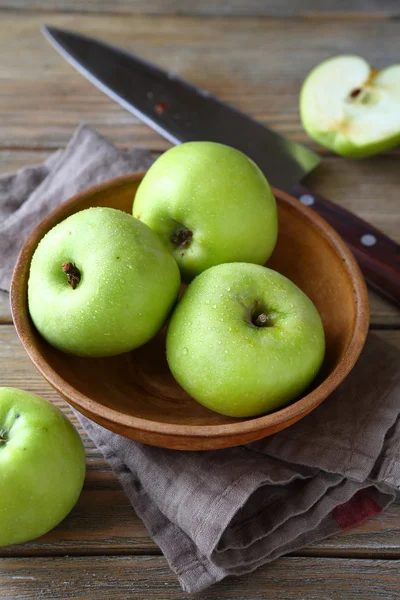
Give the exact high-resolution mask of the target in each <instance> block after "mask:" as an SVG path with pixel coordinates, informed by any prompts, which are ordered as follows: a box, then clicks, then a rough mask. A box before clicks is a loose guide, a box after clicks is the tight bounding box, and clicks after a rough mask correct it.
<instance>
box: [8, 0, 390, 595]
mask: <svg viewBox="0 0 400 600" xmlns="http://www.w3.org/2000/svg"><path fill="white" fill-rule="evenodd" d="M319 4H322V5H323V6H322V8H320V9H319V10H320V11H321V12H319V13H314V12H313V10H314V6H318V5H319ZM329 4H330V7H329V6H328V5H329ZM365 5H367V7H368V11H369V12H367V10H366V9H364V10H362V8H360V7H362V6H365ZM55 6H57V9H54V7H55ZM396 11H397V12H396ZM399 14H400V4H399V3H398V2H397V1H396V0H392V1H391V0H386V1H379V0H375V1H374V0H370V1H369V2H363V1H362V0H347V1H346V2H342V1H340V0H337V1H336V2H331V3H329V2H326V1H325V2H322V3H318V2H313V0H301V1H298V2H294V1H293V2H282V1H281V0H271V1H269V2H268V1H265V2H263V1H262V0H247V2H246V1H245V0H243V1H240V0H226V1H225V2H223V3H222V2H221V3H217V2H213V1H212V0H203V1H202V2H192V1H187V2H185V1H184V0H181V1H180V0H172V1H170V2H163V1H162V0H153V1H152V0H136V1H133V0H132V1H130V0H87V1H86V2H85V1H82V0H64V1H63V0H59V1H58V2H56V1H55V0H54V1H52V0H36V1H35V2H29V0H0V56H1V61H0V125H1V126H0V171H1V172H3V173H5V172H9V171H14V170H16V169H18V168H20V167H22V166H24V165H28V164H35V163H38V162H41V161H42V160H43V159H45V158H46V157H47V156H48V155H49V154H50V153H51V152H52V151H54V150H55V149H57V148H60V147H63V146H64V145H65V144H66V142H67V141H68V139H69V138H70V137H71V135H72V133H73V131H74V129H75V127H76V126H77V124H78V122H79V121H86V122H88V123H89V124H90V125H92V126H93V127H95V128H97V129H98V131H100V132H101V133H103V134H105V135H107V136H110V138H111V139H112V140H113V141H114V142H115V143H116V144H117V145H119V146H121V147H130V146H132V145H136V146H141V147H145V148H151V149H152V150H153V151H156V152H159V151H162V150H164V149H165V148H167V147H168V144H167V143H166V142H165V141H164V140H163V139H162V138H161V137H159V136H158V135H157V134H156V133H154V132H153V131H152V130H150V129H149V128H148V127H146V126H145V125H143V124H142V123H140V122H139V121H137V120H136V119H134V118H133V117H132V116H131V115H129V114H128V113H127V112H125V111H124V110H123V109H122V108H120V107H119V106H118V105H117V104H115V103H113V102H112V101H111V100H109V99H108V98H107V97H106V96H104V95H103V94H101V93H100V92H99V91H98V90H96V89H95V88H94V87H93V86H92V85H91V84H89V83H88V82H87V81H86V80H85V79H83V78H82V77H81V76H80V75H78V73H76V72H75V71H74V70H73V69H72V68H71V67H70V66H69V65H68V64H67V63H66V62H65V61H64V60H62V59H61V58H60V56H59V55H58V54H57V53H56V52H55V51H54V50H53V49H52V48H51V47H50V46H49V45H48V43H47V42H46V41H45V40H44V39H43V37H42V35H41V33H40V31H39V27H40V25H41V24H43V23H47V24H54V25H58V26H60V27H66V28H70V29H75V30H78V31H82V32H86V33H87V34H88V35H93V36H97V37H100V38H103V39H105V40H109V41H110V42H115V43H118V44H120V45H122V46H125V47H127V48H131V49H132V50H135V51H136V52H137V53H138V54H139V55H142V56H143V57H145V58H147V59H149V60H151V61H154V62H156V63H158V64H160V65H162V66H164V67H168V68H170V69H172V70H173V71H175V72H176V73H179V74H180V75H181V76H183V77H185V78H187V79H188V80H190V81H192V82H193V83H196V84H198V85H200V86H202V87H204V88H207V89H208V90H210V91H211V92H213V93H215V94H217V95H218V96H220V97H221V98H222V99H224V100H227V101H229V102H231V103H232V104H234V105H236V106H237V107H239V108H240V109H243V110H244V111H247V112H248V113H250V114H252V115H253V116H254V117H256V118H257V119H259V120H260V121H262V122H264V123H268V124H269V125H270V126H271V127H273V128H275V129H276V130H277V131H279V132H281V133H283V134H285V135H287V136H288V137H289V138H291V139H293V140H297V141H299V142H302V143H304V144H306V145H307V146H309V147H310V148H313V149H315V150H318V151H319V152H321V154H322V156H323V163H322V165H321V166H320V167H319V168H318V170H317V171H316V172H315V173H313V174H312V175H311V176H310V177H309V180H308V183H309V185H310V187H311V188H312V189H313V190H315V191H316V192H320V193H323V194H324V195H326V196H327V197H329V198H330V199H332V200H333V201H335V202H337V203H339V204H342V205H343V206H345V207H347V208H349V209H351V210H353V211H354V212H356V213H358V214H359V215H360V216H361V217H364V218H365V219H367V220H369V221H370V222H371V223H373V224H374V225H376V226H377V227H379V228H381V229H382V230H383V231H385V232H386V233H387V234H389V235H391V236H392V237H394V238H397V240H398V241H400V210H399V206H400V192H399V190H400V185H399V184H400V152H399V149H396V150H393V151H392V152H389V153H388V154H385V155H384V156H380V157H377V158H373V159H369V160H364V161H362V162H352V161H350V160H343V159H341V158H339V157H337V156H334V155H332V154H331V153H329V152H327V151H324V150H323V149H321V148H317V147H316V146H315V144H314V143H313V142H311V141H310V140H309V139H308V138H307V136H306V135H305V133H304V132H303V130H302V128H301V125H300V122H299V115H298V109H297V106H298V94H299V89H300V85H301V82H302V81H303V79H304V77H305V75H306V74H307V72H308V71H309V70H310V69H311V68H312V67H313V65H315V64H316V63H318V62H319V61H321V60H322V59H324V58H326V57H328V56H331V55H334V54H338V53H356V54H360V55H362V56H365V57H366V58H367V59H368V60H369V61H370V62H371V63H372V64H373V65H374V66H375V67H377V68H380V67H384V66H385V65H389V64H391V63H394V62H399V55H400V21H399V20H396V19H395V18H392V17H396V16H397V17H398V16H399ZM370 299H371V309H372V318H371V327H372V328H373V329H374V330H376V331H377V333H378V335H379V336H381V337H382V338H384V339H386V340H388V341H390V342H392V343H393V344H395V345H396V346H398V347H400V330H399V327H400V311H399V310H398V309H396V308H395V307H394V306H392V305H390V304H389V303H387V302H385V301H383V300H382V299H380V298H379V297H378V296H377V295H375V294H373V293H372V292H371V294H370ZM0 323H1V326H0V365H1V368H0V385H10V386H16V387H21V388H24V389H26V390H29V391H32V392H36V393H38V394H40V395H42V396H44V397H45V398H48V399H50V400H52V401H53V402H54V403H55V404H57V405H58V406H60V407H61V408H62V410H64V412H65V413H66V414H67V415H68V416H69V417H71V418H73V417H72V414H71V410H70V409H69V407H68V405H67V404H66V403H65V402H63V401H62V400H61V399H60V398H59V396H57V394H56V393H55V392H53V391H52V390H51V389H50V387H49V386H48V385H47V384H46V383H45V381H44V380H43V379H42V378H41V376H40V375H39V373H38V372H37V371H36V370H35V368H34V367H33V366H32V365H31V363H30V361H29V360H28V358H27V356H26V354H25V352H24V351H23V349H22V347H21V346H20V344H19V342H18V339H17V337H16V334H15V331H14V327H13V325H12V322H11V317H10V312H9V309H8V302H7V299H6V298H5V297H4V296H2V297H1V299H0ZM73 420H74V422H75V423H76V420H75V419H73ZM81 434H82V435H83V438H84V441H85V445H86V450H87V464H88V470H87V476H86V482H85V486H84V489H83V492H82V495H81V498H80V500H79V502H78V504H77V506H76V507H75V509H74V510H73V511H72V513H71V514H70V515H69V516H68V517H67V518H66V519H65V521H64V522H63V523H62V524H61V525H60V526H59V527H57V528H56V529H55V530H54V531H52V532H50V533H49V534H47V535H46V536H44V537H43V538H42V539H40V540H37V541H34V542H31V543H29V544H23V545H20V546H15V547H11V548H6V549H0V557H1V558H0V598H8V599H12V600H22V599H29V600H32V599H34V598H51V599H52V600H54V599H66V598H85V599H86V598H88V599H93V598H103V599H111V598H121V599H124V600H125V599H128V598H137V599H144V598H151V599H158V600H162V599H167V598H169V599H172V598H184V597H187V595H186V594H183V593H182V592H181V590H180V587H179V585H178V583H177V581H176V579H175V577H174V576H173V575H172V573H171V572H170V571H169V568H168V566H167V564H166V561H165V560H164V558H163V557H162V556H161V553H160V551H159V549H158V547H157V546H156V545H155V544H154V543H153V542H152V541H151V539H150V538H149V536H148V535H147V533H146V531H145V529H144V527H143V525H142V523H141V522H140V520H139V519H138V518H137V517H136V516H135V514H134V512H133V510H132V508H131V506H130V505H129V503H128V501H127V499H126V498H125V496H124V493H123V492H122V490H121V487H120V485H119V484H118V482H117V480H116V478H115V477H114V475H113V474H112V473H111V471H110V468H109V467H108V465H107V464H106V462H105V461H104V460H103V458H102V457H101V455H100V453H99V451H98V450H97V449H96V448H95V447H94V446H93V445H92V444H91V443H90V441H89V440H88V439H87V437H86V436H85V434H84V433H83V432H82V430H81ZM0 493H1V491H0ZM399 569H400V506H395V505H394V506H392V507H391V508H389V509H388V510H387V511H386V512H385V513H384V514H382V515H380V516H378V517H375V518H373V519H371V520H370V521H368V522H366V523H364V524H363V525H361V526H359V527H357V528H355V529H352V530H351V531H348V532H346V533H343V534H341V535H339V536H337V537H334V538H331V539H328V540H325V541H323V542H320V543H318V544H314V545H313V546H310V547H308V548H305V549H303V550H301V551H299V552H297V553H296V554H295V555H291V556H287V557H284V558H281V559H279V560H277V561H276V562H275V563H273V564H272V565H269V566H266V567H265V568H263V569H260V570H258V571H257V572H256V573H254V574H252V575H250V576H247V577H241V578H239V579H231V580H230V581H225V582H222V583H221V584H218V585H216V586H214V587H213V588H211V589H210V590H209V591H208V592H207V593H205V594H199V595H196V596H195V597H198V598H202V599H203V600H206V599H208V598H218V599H221V600H222V599H229V600H231V599H233V598H235V599H236V598H237V599H239V598H241V599H243V600H253V599H256V598H271V599H285V600H290V599H295V598H296V599H300V598H301V599H307V600H308V599H312V598H315V599H318V600H321V599H324V600H326V599H331V598H332V599H333V598H340V599H343V598H346V599H351V600H353V599H356V598H371V599H374V600H375V599H378V598H383V599H385V600H387V599H389V598H399V597H400V592H399V588H398V584H399V582H400V575H399V573H400V570H399Z"/></svg>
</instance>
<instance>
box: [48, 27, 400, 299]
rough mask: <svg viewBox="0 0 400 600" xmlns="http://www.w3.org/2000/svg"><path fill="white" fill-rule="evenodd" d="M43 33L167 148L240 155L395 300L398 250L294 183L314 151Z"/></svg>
mask: <svg viewBox="0 0 400 600" xmlns="http://www.w3.org/2000/svg"><path fill="white" fill-rule="evenodd" d="M42 31H43V33H44V35H45V37H46V38H47V39H48V40H49V42H50V43H51V44H52V45H53V46H54V47H55V48H56V50H58V51H59V52H60V54H61V55H62V56H63V57H64V58H65V59H66V60H67V61H68V62H69V63H70V64H71V65H72V66H73V67H75V68H76V69H77V70H78V71H79V72H80V73H81V74H82V75H83V76H84V77H86V78H87V79H88V80H89V81H91V82H92V83H93V84H94V85H95V86H96V87H98V88H99V89H100V90H101V91H103V92H104V93H106V94H107V95H108V96H110V97H111V98H112V99H113V100H115V101H116V102H118V103H119V104H120V105H121V106H123V107H124V108H126V109H127V110H128V111H129V112H131V113H132V114H134V115H135V116H136V117H138V118H139V119H140V120H142V121H144V122H145V123H146V124H147V125H149V126H150V127H152V128H153V129H155V130H156V131H157V132H158V133H160V134H161V135H162V136H164V137H165V138H166V139H167V140H169V141H170V142H172V143H173V144H180V143H182V142H186V141H194V140H197V141H200V140H207V141H215V142H220V143H224V144H227V145H229V146H232V147H234V148H237V149H238V150H241V151H242V152H244V153H245V154H246V155H247V156H249V157H250V158H251V159H252V160H254V161H255V162H256V163H257V164H258V166H259V167H260V169H261V170H262V171H263V172H264V174H265V176H266V177H267V179H268V181H269V182H270V183H271V185H273V186H275V187H277V188H280V189H282V190H284V191H287V192H289V193H291V194H292V195H294V196H295V197H297V198H298V199H299V200H300V201H301V202H302V203H303V204H306V205H308V206H311V207H312V208H313V209H314V210H316V212H318V213H319V214H320V215H321V216H322V217H324V218H325V219H326V220H327V221H328V222H329V223H330V224H331V225H332V226H333V227H334V228H335V229H336V230H337V231H338V233H340V234H341V235H342V237H343V238H344V240H345V241H346V242H347V243H348V245H349V246H350V248H351V249H352V251H353V253H354V254H355V256H356V258H357V260H358V262H359V264H360V267H361V269H362V271H363V273H364V275H365V277H366V278H367V280H368V282H369V283H370V284H371V285H372V286H373V287H375V288H376V289H377V290H378V291H379V292H380V293H382V294H384V295H386V296H389V297H390V298H391V299H394V300H395V301H397V302H400V246H399V245H398V244H397V243H396V242H394V241H393V240H391V239H390V238H389V237H388V236H386V235H385V234H383V233H382V232H381V231H379V230H378V229H376V228H374V227H373V226H372V225H370V224H369V223H367V222H366V221H363V220H362V219H360V218H359V217H357V216H356V215H354V214H353V213H351V212H350V211H347V210H346V209H344V208H342V207H340V206H338V205H336V204H334V203H333V202H330V201H329V200H327V199H325V198H323V197H322V196H319V195H316V194H313V193H312V192H311V191H310V190H308V189H307V188H306V187H305V186H304V185H302V184H301V183H300V182H301V180H302V179H303V178H304V177H305V176H306V175H307V174H308V173H310V172H311V171H312V170H313V169H314V168H315V167H317V166H318V164H319V163H320V159H319V157H318V155H317V154H315V153H314V152H312V151H310V150H309V149H307V148H305V147H304V146H302V145H301V144H297V143H295V142H293V141H291V140H288V139H286V138H284V137H283V136H281V135H279V134H278V133H276V132H274V131H272V130H271V129H269V128H268V127H265V126H264V125H262V124H261V123H259V122H257V121H255V120H254V119H252V118H251V117H249V116H248V115H246V114H244V113H243V112H241V111H239V110H237V109H235V108H234V107H231V106H229V105H228V104H226V103H223V102H221V101H220V100H218V98H216V97H215V96H213V95H212V94H210V93H208V92H207V91H206V90H202V89H201V88H198V87H196V86H194V85H192V84H190V83H188V82H186V81H184V80H182V79H180V78H179V77H177V76H175V75H174V74H172V73H169V72H167V71H164V70H163V69H160V68H159V67H157V66H155V65H153V64H151V63H149V62H147V61H145V60H143V59H141V58H139V57H137V56H136V55H134V54H132V53H129V52H127V51H125V50H123V49H121V48H118V47H115V46H112V45H110V44H106V43H105V42H102V41H101V40H96V39H93V38H90V37H87V36H85V35H82V34H78V33H75V32H72V31H66V30H62V29H58V28H56V27H50V26H44V27H42Z"/></svg>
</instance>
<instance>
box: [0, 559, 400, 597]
mask: <svg viewBox="0 0 400 600" xmlns="http://www.w3.org/2000/svg"><path fill="white" fill-rule="evenodd" d="M399 568H400V561H385V560H349V559H346V560H343V559H327V558H300V557H288V558H282V559H279V560H277V561H276V562H274V563H273V564H271V565H267V566H265V567H263V568H261V569H258V570H257V571H254V572H253V573H251V574H250V575H246V576H243V577H239V578H229V579H227V580H225V581H222V582H220V583H218V584H216V585H214V586H213V587H211V588H210V589H209V590H207V591H205V592H204V593H202V594H196V595H195V596H193V597H194V598H197V599H198V600H211V599H215V598H218V600H225V599H226V600H232V599H233V598H235V600H241V599H242V600H244V599H246V600H256V599H261V598H262V599H264V600H299V598H307V600H321V598H323V599H324V600H334V599H339V598H341V599H344V598H348V599H350V598H351V600H361V599H362V600H367V599H370V600H380V599H381V600H391V599H393V600H394V599H395V598H398V597H399V596H398V586H399ZM39 597H40V598H42V599H43V600H45V599H49V600H50V599H51V600H58V599H60V600H67V599H69V598H71V599H72V598H74V599H77V598H85V600H91V599H94V598H96V600H102V599H104V600H111V599H112V598H115V599H116V598H124V600H133V599H135V600H137V599H138V598H140V599H141V600H142V599H144V598H152V599H155V598H157V599H158V600H167V599H168V598H181V599H182V600H183V599H184V598H186V599H187V598H188V594H186V593H184V592H182V590H181V588H180V587H179V584H178V582H177V579H176V577H175V575H174V574H173V573H172V572H171V571H170V569H169V568H168V565H167V563H166V561H165V559H164V558H163V557H158V556H157V557H149V556H129V557H128V556H127V557H98V556H94V557H88V558H81V557H80V558H72V557H71V558H30V559H24V560H21V559H16V558H5V559H2V560H0V598H2V599H3V600H28V599H29V600H31V598H39Z"/></svg>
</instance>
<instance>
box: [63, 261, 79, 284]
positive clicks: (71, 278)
mask: <svg viewBox="0 0 400 600" xmlns="http://www.w3.org/2000/svg"><path fill="white" fill-rule="evenodd" d="M61 268H62V270H63V272H64V273H65V274H66V275H68V283H69V285H70V286H71V287H72V289H73V290H74V289H75V288H76V287H77V285H78V283H79V282H80V280H81V272H80V270H79V269H78V267H76V266H75V265H74V263H72V262H65V263H63V264H62V265H61Z"/></svg>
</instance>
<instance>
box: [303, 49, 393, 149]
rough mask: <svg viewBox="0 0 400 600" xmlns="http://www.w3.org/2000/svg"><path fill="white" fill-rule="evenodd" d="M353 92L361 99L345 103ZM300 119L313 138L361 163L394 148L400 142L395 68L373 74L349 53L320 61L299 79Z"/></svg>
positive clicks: (361, 60) (361, 59) (365, 63)
mask: <svg viewBox="0 0 400 600" xmlns="http://www.w3.org/2000/svg"><path fill="white" fill-rule="evenodd" d="M356 89H360V90H362V91H363V93H364V96H361V94H360V95H359V96H358V97H355V98H354V99H353V101H349V95H350V93H351V92H352V91H353V90H356ZM368 95H369V98H370V100H368ZM300 117H301V121H302V124H303V127H304V129H305V131H306V132H307V133H308V135H309V136H310V137H311V138H312V139H314V140H315V141H316V142H318V143H319V144H321V145H322V146H325V147H326V148H328V149H330V150H332V151H333V152H336V154H339V155H340V156H344V157H348V158H356V159H360V158H366V157H368V156H374V155H376V154H380V153H382V152H385V151H386V150H390V149H391V148H394V147H395V146H397V145H398V144H399V143H400V65H392V66H390V67H387V68H386V69H383V70H382V71H372V69H371V67H370V66H369V65H368V63H367V62H366V61H365V60H364V59H363V58H361V57H359V56H353V55H340V56H334V57H332V58H329V59H327V60H325V61H323V62H322V63H320V64H319V65H317V66H316V67H314V69H312V71H311V72H310V73H309V75H308V76H307V77H306V79H305V80H304V83H303V85H302V88H301V92H300Z"/></svg>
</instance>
